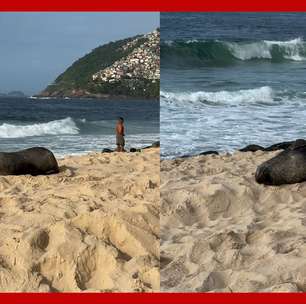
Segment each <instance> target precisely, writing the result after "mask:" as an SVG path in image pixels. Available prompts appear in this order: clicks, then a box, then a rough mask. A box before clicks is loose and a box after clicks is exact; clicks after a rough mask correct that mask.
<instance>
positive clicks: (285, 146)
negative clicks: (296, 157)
mask: <svg viewBox="0 0 306 304" xmlns="http://www.w3.org/2000/svg"><path fill="white" fill-rule="evenodd" d="M294 142H295V141H284V142H281V143H277V144H274V145H272V146H270V147H267V148H265V151H278V150H286V149H288V148H289V147H290V146H291V145H292V144H293V143H294Z"/></svg>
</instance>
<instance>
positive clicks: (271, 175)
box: [255, 141, 306, 185]
mask: <svg viewBox="0 0 306 304" xmlns="http://www.w3.org/2000/svg"><path fill="white" fill-rule="evenodd" d="M301 144H302V143H301V142H300V141H299V142H298V143H296V142H295V145H296V147H294V146H293V145H292V146H291V148H289V149H287V150H285V151H283V152H281V153H279V154H278V155H277V156H275V157H273V158H272V159H270V160H268V161H266V162H264V163H263V164H261V165H260V166H259V167H258V168H257V170H256V173H255V179H256V181H257V182H258V183H259V184H265V185H282V184H293V183H300V182H303V181H306V145H305V144H304V145H301Z"/></svg>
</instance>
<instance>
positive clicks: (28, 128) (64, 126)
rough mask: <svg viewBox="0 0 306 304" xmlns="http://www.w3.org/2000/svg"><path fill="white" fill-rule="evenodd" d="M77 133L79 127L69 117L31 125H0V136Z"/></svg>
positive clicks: (17, 136)
mask: <svg viewBox="0 0 306 304" xmlns="http://www.w3.org/2000/svg"><path fill="white" fill-rule="evenodd" d="M78 133H79V128H78V127H77V125H76V124H75V122H74V121H73V119H72V118H70V117H67V118H64V119H60V120H54V121H50V122H46V123H37V124H31V125H14V124H9V123H3V124H1V125H0V138H19V137H28V136H42V135H60V134H72V135H75V134H78Z"/></svg>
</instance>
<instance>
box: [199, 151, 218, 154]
mask: <svg viewBox="0 0 306 304" xmlns="http://www.w3.org/2000/svg"><path fill="white" fill-rule="evenodd" d="M211 154H214V155H219V152H218V151H205V152H201V153H200V154H199V155H211Z"/></svg>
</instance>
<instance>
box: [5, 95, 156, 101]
mask: <svg viewBox="0 0 306 304" xmlns="http://www.w3.org/2000/svg"><path fill="white" fill-rule="evenodd" d="M0 99H34V100H36V99H37V100H44V99H45V100H52V99H57V100H58V99H65V100H81V99H83V100H84V99H88V100H101V101H102V100H103V101H112V100H121V101H130V100H142V101H144V100H146V101H159V97H156V98H152V97H150V98H149V97H139V96H136V97H132V96H124V95H122V96H121V95H116V96H73V97H71V96H50V97H49V96H39V95H33V96H23V97H21V96H14V97H13V96H0Z"/></svg>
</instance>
